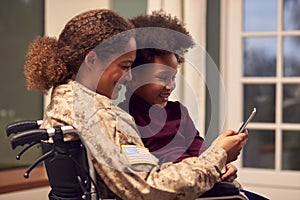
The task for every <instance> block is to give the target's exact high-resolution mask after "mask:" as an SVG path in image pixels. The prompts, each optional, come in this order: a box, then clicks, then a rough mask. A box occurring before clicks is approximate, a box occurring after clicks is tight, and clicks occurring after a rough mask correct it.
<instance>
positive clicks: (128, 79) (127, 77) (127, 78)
mask: <svg viewBox="0 0 300 200" xmlns="http://www.w3.org/2000/svg"><path fill="white" fill-rule="evenodd" d="M124 79H125V80H126V81H131V80H132V74H131V69H130V70H128V71H127V72H126V74H125V77H124Z"/></svg>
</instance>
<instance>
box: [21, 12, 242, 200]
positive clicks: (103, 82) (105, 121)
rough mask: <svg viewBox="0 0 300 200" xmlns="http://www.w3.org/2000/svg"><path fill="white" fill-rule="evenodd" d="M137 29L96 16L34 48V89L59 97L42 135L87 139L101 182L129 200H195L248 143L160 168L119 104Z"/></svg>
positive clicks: (217, 146) (236, 140) (224, 139)
mask: <svg viewBox="0 0 300 200" xmlns="http://www.w3.org/2000/svg"><path fill="white" fill-rule="evenodd" d="M131 29H133V26H132V24H131V23H130V22H128V21H127V20H126V19H124V18H123V17H121V16H119V15H118V14H116V13H115V12H113V11H110V10H91V11H88V12H84V13H82V14H80V15H78V16H76V17H74V18H72V19H71V20H70V21H69V22H68V23H67V24H66V26H65V27H64V29H63V30H62V32H61V34H60V36H59V38H58V39H56V38H50V37H40V38H37V39H36V40H35V41H33V43H32V44H31V45H30V47H29V50H28V53H27V58H26V63H25V66H24V68H25V76H26V79H27V86H28V89H33V88H35V89H38V90H40V91H42V92H44V93H47V92H48V91H49V90H50V89H51V88H52V89H53V90H52V92H51V101H50V104H49V105H48V106H47V108H46V110H45V113H44V118H43V120H44V121H43V124H42V127H43V128H51V127H53V126H54V125H72V126H73V127H74V128H76V129H77V130H78V131H80V135H79V136H80V138H81V139H82V141H83V143H84V144H85V146H86V147H87V149H88V150H89V153H90V154H91V157H92V162H93V164H94V167H95V169H96V171H97V174H98V175H99V176H100V177H101V179H102V180H103V181H104V182H105V184H106V185H107V186H108V187H109V188H110V189H111V190H112V191H113V192H114V193H115V194H116V195H117V196H119V197H120V198H122V199H164V200H168V199H195V198H197V197H198V196H199V195H201V194H203V193H204V192H206V191H208V190H209V189H211V188H212V187H213V185H214V184H215V183H216V182H218V181H219V180H220V175H221V169H222V168H223V167H224V166H225V164H226V163H229V162H231V161H233V160H236V159H237V156H238V155H239V153H240V151H241V149H242V147H243V145H244V143H245V142H246V140H247V135H246V134H238V135H237V134H236V132H235V131H231V130H230V131H227V132H225V133H223V134H221V135H220V136H219V137H218V139H217V140H216V141H215V143H214V145H212V146H211V147H210V148H208V149H207V150H206V151H205V152H204V153H203V154H201V156H200V157H190V158H186V159H183V160H182V161H181V162H178V163H176V164H172V163H167V164H163V165H162V166H160V167H159V166H158V165H157V163H158V161H157V159H156V158H155V157H154V156H153V155H151V154H150V153H149V152H148V151H147V149H146V148H144V145H143V143H142V141H141V138H140V136H139V133H138V131H137V128H136V126H135V123H134V120H133V118H132V117H131V116H130V115H129V114H127V113H126V112H125V111H124V110H122V109H120V108H118V107H117V106H115V105H114V104H113V102H112V99H115V98H117V97H118V92H119V90H120V88H121V85H122V84H123V83H124V82H126V81H129V80H131V72H130V68H131V63H132V62H133V61H134V59H135V48H136V44H135V39H134V34H135V33H134V31H131ZM75 139H77V137H76V136H73V135H68V136H66V137H65V140H75Z"/></svg>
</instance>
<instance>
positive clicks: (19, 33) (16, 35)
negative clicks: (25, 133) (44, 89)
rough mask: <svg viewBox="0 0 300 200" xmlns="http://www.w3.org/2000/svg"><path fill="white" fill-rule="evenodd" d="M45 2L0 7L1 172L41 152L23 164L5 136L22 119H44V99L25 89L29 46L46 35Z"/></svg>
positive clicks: (5, 2)
mask: <svg viewBox="0 0 300 200" xmlns="http://www.w3.org/2000/svg"><path fill="white" fill-rule="evenodd" d="M43 8H44V3H43V1H40V0H26V1H25V0H14V1H11V0H2V1H1V6H0V16H1V17H0V35H1V37H0V44H1V45H0V56H1V68H0V93H1V98H0V130H1V134H0V157H1V159H0V170H1V169H6V168H12V167H19V166H25V165H26V166H27V165H28V164H30V163H32V161H34V160H35V159H36V158H37V156H38V155H40V151H36V148H33V149H35V151H31V150H29V151H28V152H26V153H25V154H24V158H21V160H20V161H17V160H16V159H15V156H16V154H17V153H18V152H19V151H20V148H18V149H17V150H15V151H12V148H11V146H10V143H9V140H8V138H7V136H6V133H5V127H6V125H7V124H9V123H12V122H15V121H18V120H23V119H41V118H42V110H43V96H42V94H41V93H38V92H28V91H27V90H26V83H25V77H24V72H23V65H24V57H25V53H26V51H27V47H28V44H29V43H30V42H31V41H32V40H33V39H34V38H35V37H37V36H38V35H43V29H44V24H43V22H44V11H43Z"/></svg>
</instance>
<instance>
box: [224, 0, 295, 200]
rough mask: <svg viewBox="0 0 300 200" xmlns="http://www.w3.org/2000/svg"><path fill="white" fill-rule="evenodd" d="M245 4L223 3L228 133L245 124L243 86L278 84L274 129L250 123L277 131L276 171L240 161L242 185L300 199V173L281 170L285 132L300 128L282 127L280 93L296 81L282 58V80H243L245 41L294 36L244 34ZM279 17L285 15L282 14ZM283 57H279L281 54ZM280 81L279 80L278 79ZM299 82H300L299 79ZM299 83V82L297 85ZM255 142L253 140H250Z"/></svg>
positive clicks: (232, 0) (239, 1) (239, 0)
mask: <svg viewBox="0 0 300 200" xmlns="http://www.w3.org/2000/svg"><path fill="white" fill-rule="evenodd" d="M242 3H243V1H242V0H227V1H222V2H221V73H222V77H223V80H224V83H225V88H226V96H225V95H224V96H222V99H221V101H220V102H225V103H221V107H222V110H223V111H224V113H226V115H225V118H226V120H225V124H224V129H228V128H231V129H234V128H238V127H239V125H240V124H241V122H242V118H243V116H242V113H243V108H242V106H243V102H242V100H243V98H242V92H243V91H242V90H243V88H242V86H243V83H255V82H256V81H263V82H264V83H274V84H277V87H276V93H277V94H276V102H277V103H276V121H275V123H273V124H272V125H270V124H269V123H250V124H249V126H248V127H249V128H253V129H272V130H274V129H275V137H276V141H275V149H276V151H275V169H272V170H270V169H254V168H243V167H242V163H241V156H240V159H239V160H238V161H237V162H236V165H237V166H238V168H239V172H238V176H239V179H238V180H239V181H240V182H241V183H242V184H243V186H244V187H246V188H247V187H248V188H252V189H253V190H255V191H258V192H260V193H263V194H265V195H266V196H268V197H269V198H270V199H283V198H287V196H286V194H289V196H288V198H289V199H294V198H295V199H297V198H299V195H300V171H288V170H280V168H281V149H282V144H281V143H282V129H283V128H284V129H285V130H295V129H298V130H299V128H300V125H297V124H293V125H284V126H283V125H282V124H280V123H279V122H280V121H281V118H280V116H281V104H279V103H278V102H281V101H282V96H280V95H279V94H280V91H281V90H282V84H280V83H293V81H295V79H293V78H286V77H284V78H280V77H282V76H281V74H282V67H281V63H282V62H281V61H282V58H281V57H280V56H278V57H277V62H278V64H277V73H279V74H278V76H277V77H274V78H268V79H266V78H264V79H261V80H260V79H259V78H257V77H256V78H255V79H254V78H253V79H252V78H247V79H243V77H242V67H241V66H242V58H243V54H242V51H243V46H242V45H243V44H242V37H243V36H247V35H248V34H251V36H252V35H253V36H275V37H277V36H283V35H282V34H286V35H293V33H292V32H291V33H289V32H285V33H283V32H280V31H278V32H277V31H275V32H267V33H263V34H262V33H260V34H256V33H243V32H242V19H243V17H242V15H243V13H242V12H243V9H242V6H243V5H242ZM278 3H279V6H280V7H281V9H282V6H283V5H282V0H278ZM278 13H281V10H279V12H278ZM281 19H282V16H278V23H279V24H278V26H279V27H281V24H282V20H281ZM277 46H278V49H277V51H279V52H282V38H281V37H279V39H278V42H277ZM278 55H279V54H278ZM278 77H279V78H278ZM298 80H299V79H298ZM297 83H299V81H297ZM249 140H251V138H249Z"/></svg>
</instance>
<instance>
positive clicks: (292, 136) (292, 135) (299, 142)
mask: <svg viewBox="0 0 300 200" xmlns="http://www.w3.org/2000/svg"><path fill="white" fill-rule="evenodd" d="M282 148H283V152H282V169H286V170H300V156H299V155H300V131H284V132H283V135H282Z"/></svg>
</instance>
